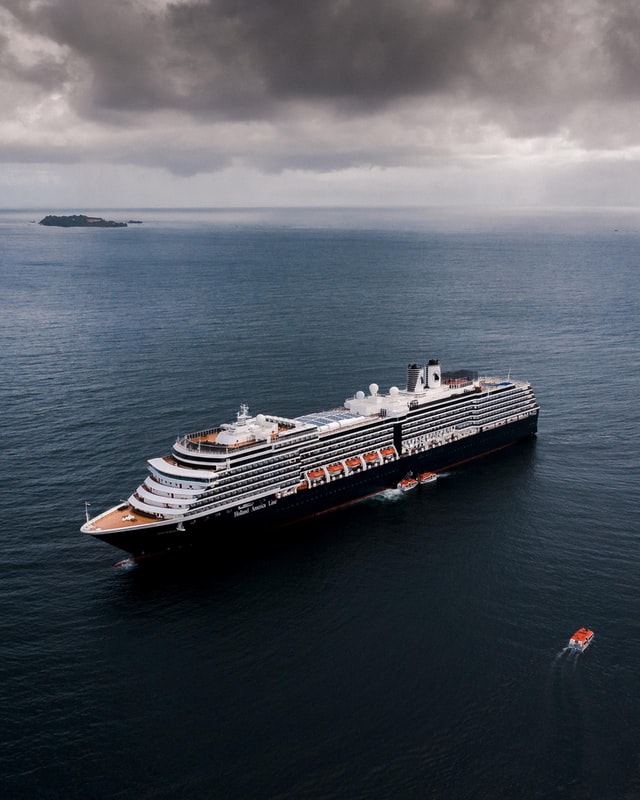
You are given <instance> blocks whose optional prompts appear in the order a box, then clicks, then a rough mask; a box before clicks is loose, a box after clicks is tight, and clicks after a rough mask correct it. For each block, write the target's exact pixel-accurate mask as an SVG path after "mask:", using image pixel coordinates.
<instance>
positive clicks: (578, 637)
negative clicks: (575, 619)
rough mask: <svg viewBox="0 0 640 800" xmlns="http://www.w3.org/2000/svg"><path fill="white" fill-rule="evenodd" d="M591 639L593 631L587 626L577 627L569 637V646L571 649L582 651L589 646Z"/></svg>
mask: <svg viewBox="0 0 640 800" xmlns="http://www.w3.org/2000/svg"><path fill="white" fill-rule="evenodd" d="M592 641H593V631H590V630H589V629H588V628H579V629H578V630H577V631H576V632H575V633H574V634H573V636H572V637H571V638H570V639H569V647H570V648H571V650H578V651H579V652H580V653H582V652H584V651H585V650H586V649H587V647H589V645H590V644H591V642H592Z"/></svg>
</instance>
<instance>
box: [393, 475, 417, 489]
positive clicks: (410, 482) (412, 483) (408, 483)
mask: <svg viewBox="0 0 640 800" xmlns="http://www.w3.org/2000/svg"><path fill="white" fill-rule="evenodd" d="M416 486H418V481H417V480H416V479H415V478H403V479H402V480H401V481H398V489H400V491H401V492H410V491H411V490H412V489H415V488H416Z"/></svg>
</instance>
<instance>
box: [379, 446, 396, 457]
mask: <svg viewBox="0 0 640 800" xmlns="http://www.w3.org/2000/svg"><path fill="white" fill-rule="evenodd" d="M380 452H381V453H382V455H383V456H384V458H389V456H395V454H396V449H395V447H383V448H382V450H381V451H380Z"/></svg>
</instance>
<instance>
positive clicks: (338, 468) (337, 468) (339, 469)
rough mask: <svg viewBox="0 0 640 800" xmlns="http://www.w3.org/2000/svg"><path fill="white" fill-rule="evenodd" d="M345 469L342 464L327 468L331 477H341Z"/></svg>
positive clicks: (331, 465) (330, 465)
mask: <svg viewBox="0 0 640 800" xmlns="http://www.w3.org/2000/svg"><path fill="white" fill-rule="evenodd" d="M343 469H344V467H343V466H342V464H329V466H328V467H327V470H328V471H329V473H330V474H331V475H339V474H340V473H341V472H342V470H343Z"/></svg>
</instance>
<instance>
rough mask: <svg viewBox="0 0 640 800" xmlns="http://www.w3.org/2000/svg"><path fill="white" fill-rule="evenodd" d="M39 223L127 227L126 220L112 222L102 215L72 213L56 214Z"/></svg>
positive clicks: (79, 226) (63, 225) (57, 225)
mask: <svg viewBox="0 0 640 800" xmlns="http://www.w3.org/2000/svg"><path fill="white" fill-rule="evenodd" d="M38 224H39V225H52V226H56V227H58V228H126V227H127V223H126V222H112V221H111V220H107V219H102V217H87V216H86V215H85V214H71V215H70V216H67V217H56V216H55V215H54V214H49V215H48V216H46V217H44V219H41V220H40V222H39V223H38Z"/></svg>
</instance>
